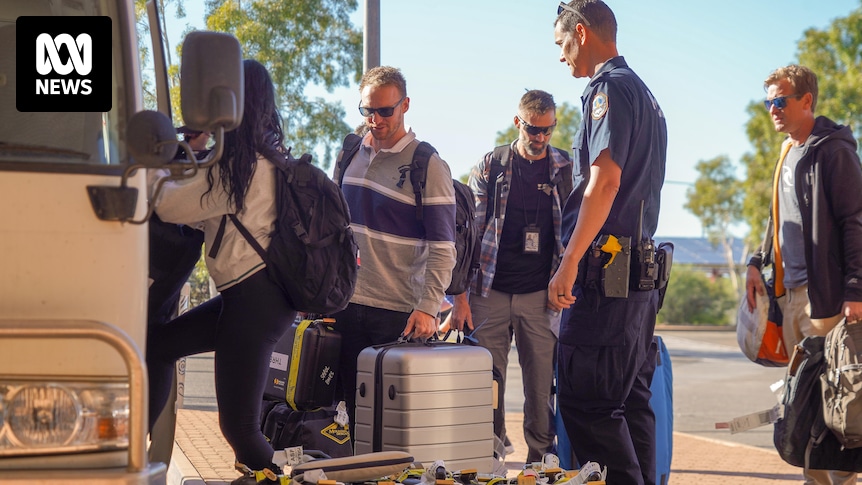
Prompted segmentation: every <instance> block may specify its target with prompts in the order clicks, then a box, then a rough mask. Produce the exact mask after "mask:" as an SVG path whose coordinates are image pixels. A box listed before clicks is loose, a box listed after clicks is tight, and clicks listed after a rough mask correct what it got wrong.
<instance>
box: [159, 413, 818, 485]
mask: <svg viewBox="0 0 862 485" xmlns="http://www.w3.org/2000/svg"><path fill="white" fill-rule="evenodd" d="M522 420H523V416H522V415H521V414H519V413H507V415H506V429H507V430H508V432H509V434H510V436H511V441H512V443H514V446H515V452H514V453H513V454H511V455H509V457H508V459H507V460H506V466H507V468H508V469H509V475H510V476H514V475H515V474H517V473H518V471H520V470H521V469H522V468H523V466H524V461H523V460H524V459H525V458H526V455H527V450H526V445H524V444H523V437H522V436H521V430H522V428H523V426H522ZM176 445H177V446H175V447H174V459H173V462H172V464H171V469H170V471H169V474H168V475H169V477H168V483H169V484H185V485H203V484H207V485H223V484H228V483H230V481H231V480H233V479H235V478H237V477H238V474H237V473H236V472H235V471H234V470H233V452H232V451H231V450H230V447H229V446H228V445H227V443H226V442H225V441H224V438H223V437H222V435H221V432H220V431H219V428H218V417H217V415H216V412H215V411H196V410H189V409H181V410H180V411H179V414H178V417H177V435H176ZM673 447H674V449H673V463H672V465H671V475H670V484H671V485H687V484H692V485H712V484H715V485H718V484H722V485H725V484H729V483H745V484H746V485H767V484H799V483H802V473H801V469H799V468H797V467H794V466H790V465H788V464H787V463H785V462H784V461H782V460H781V458H779V456H778V453H776V452H774V451H769V450H764V449H761V448H756V447H753V446H748V445H741V444H734V443H728V442H724V441H717V440H710V439H705V438H700V437H697V436H693V435H689V434H684V433H674V443H673Z"/></svg>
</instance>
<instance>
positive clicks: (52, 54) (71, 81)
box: [15, 17, 113, 112]
mask: <svg viewBox="0 0 862 485" xmlns="http://www.w3.org/2000/svg"><path fill="white" fill-rule="evenodd" d="M16 29H17V34H16V37H15V42H16V43H17V47H16V52H15V55H16V61H17V62H16V84H17V87H16V104H17V108H18V111H41V112H46V111H48V112H51V111H58V112H76V111H93V112H105V111H110V110H111V100H112V97H113V94H112V91H113V89H112V87H111V75H112V74H111V71H112V69H111V61H112V58H111V19H110V17H18V20H17V21H16ZM34 54H35V55H34Z"/></svg>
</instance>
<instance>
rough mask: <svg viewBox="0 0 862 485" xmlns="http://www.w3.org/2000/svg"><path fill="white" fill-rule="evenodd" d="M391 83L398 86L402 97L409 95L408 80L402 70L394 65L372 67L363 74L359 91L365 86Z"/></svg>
mask: <svg viewBox="0 0 862 485" xmlns="http://www.w3.org/2000/svg"><path fill="white" fill-rule="evenodd" d="M387 84H389V85H391V86H395V87H396V88H398V93H399V94H401V96H402V97H404V96H407V80H406V79H404V75H403V74H401V70H400V69H398V68H397V67H392V66H377V67H374V68H371V69H369V70H368V72H366V73H365V74H364V75H363V76H362V81H360V82H359V91H362V90H363V89H365V86H385V85H387Z"/></svg>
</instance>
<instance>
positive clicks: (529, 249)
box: [524, 224, 541, 254]
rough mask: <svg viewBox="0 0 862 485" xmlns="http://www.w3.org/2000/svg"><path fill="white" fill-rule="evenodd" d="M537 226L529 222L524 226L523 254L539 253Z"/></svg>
mask: <svg viewBox="0 0 862 485" xmlns="http://www.w3.org/2000/svg"><path fill="white" fill-rule="evenodd" d="M540 247H541V244H539V226H537V225H535V224H530V225H529V226H527V227H525V228H524V254H539V248H540Z"/></svg>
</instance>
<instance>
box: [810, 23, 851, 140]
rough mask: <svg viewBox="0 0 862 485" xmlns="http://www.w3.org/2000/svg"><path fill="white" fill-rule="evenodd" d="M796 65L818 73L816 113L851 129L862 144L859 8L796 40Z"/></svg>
mask: <svg viewBox="0 0 862 485" xmlns="http://www.w3.org/2000/svg"><path fill="white" fill-rule="evenodd" d="M798 48H799V54H798V55H799V63H800V64H802V65H804V66H807V67H810V68H811V69H812V70H814V72H815V73H817V76H818V81H819V82H818V89H819V91H820V93H819V96H818V98H817V108H816V109H817V113H819V114H823V115H825V116H828V117H829V118H832V119H833V120H835V121H836V122H838V123H841V124H845V125H848V126H850V128H852V129H853V131H854V132H855V133H856V136H857V140H858V141H860V142H862V7H859V8H857V9H856V10H854V11H852V12H850V14H849V15H847V17H843V18H838V19H835V20H833V21H832V24H831V25H829V27H827V28H826V29H824V30H817V29H809V30H807V31H806V32H805V35H804V36H803V37H802V40H800V41H799V46H798Z"/></svg>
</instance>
